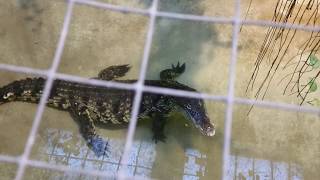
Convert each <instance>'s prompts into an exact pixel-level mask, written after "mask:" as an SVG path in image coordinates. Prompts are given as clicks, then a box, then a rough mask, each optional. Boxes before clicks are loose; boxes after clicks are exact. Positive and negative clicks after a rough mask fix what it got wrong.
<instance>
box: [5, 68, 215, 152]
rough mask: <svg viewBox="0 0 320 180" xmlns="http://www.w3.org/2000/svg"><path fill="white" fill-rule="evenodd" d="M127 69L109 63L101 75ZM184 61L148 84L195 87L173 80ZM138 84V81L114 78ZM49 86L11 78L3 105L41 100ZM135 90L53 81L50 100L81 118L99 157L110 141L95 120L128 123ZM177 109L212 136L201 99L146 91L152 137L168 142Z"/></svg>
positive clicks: (35, 80) (142, 110)
mask: <svg viewBox="0 0 320 180" xmlns="http://www.w3.org/2000/svg"><path fill="white" fill-rule="evenodd" d="M128 70H129V67H128V66H127V65H122V66H110V67H108V68H106V69H104V70H102V71H101V72H100V73H99V76H98V78H97V79H101V80H115V78H117V77H122V76H124V75H125V73H126V72H127V71H128ZM183 71H184V65H183V66H179V64H178V65H177V66H176V67H174V66H172V69H167V70H164V71H162V72H161V76H162V77H161V80H146V81H145V84H146V85H150V86H158V87H165V88H173V89H180V90H186V91H195V90H194V89H192V88H190V87H188V86H186V85H183V84H181V83H178V82H177V81H174V78H176V77H177V76H178V75H180V74H181V73H183ZM116 81H117V82H123V83H134V82H135V80H116ZM44 85H45V79H44V78H33V79H31V78H27V79H24V80H20V81H15V82H12V83H10V84H8V85H6V86H4V87H2V88H0V104H2V103H5V102H10V101H23V102H32V103H38V102H39V101H40V98H41V96H42V93H43V92H42V91H43V88H44ZM133 98H134V91H130V90H120V89H114V88H107V87H100V86H94V85H90V84H81V83H76V82H69V81H64V80H55V81H54V82H53V86H52V89H51V92H50V95H49V98H48V101H47V105H48V106H49V107H53V108H57V109H59V110H65V111H68V112H70V114H71V115H72V117H73V118H74V119H75V120H76V121H78V122H79V126H80V131H81V134H82V136H83V137H84V139H85V140H86V141H87V143H88V145H89V146H90V147H91V149H92V150H93V151H94V152H95V154H96V155H98V156H100V155H103V154H105V152H106V151H107V146H108V143H107V142H106V141H104V140H103V139H102V138H101V137H100V136H99V135H97V134H96V131H95V124H106V125H110V124H112V125H126V124H128V123H129V121H130V115H131V109H132V104H133ZM173 110H177V111H180V112H182V113H183V114H184V115H185V116H186V117H187V119H190V120H192V122H193V124H194V125H195V126H196V127H197V128H198V129H199V130H200V131H201V132H202V133H203V134H204V135H206V136H213V135H214V132H215V130H214V125H213V124H212V123H211V122H210V120H209V118H208V116H207V114H206V110H205V107H204V103H203V101H202V100H201V99H190V98H184V97H174V96H168V95H160V94H151V93H143V95H142V100H141V105H140V110H139V118H141V117H145V116H149V117H151V118H152V119H153V124H152V131H153V133H154V136H153V138H154V140H155V141H156V142H157V141H158V140H160V141H164V140H165V135H164V126H165V123H166V121H167V115H168V114H169V113H170V112H171V111H173Z"/></svg>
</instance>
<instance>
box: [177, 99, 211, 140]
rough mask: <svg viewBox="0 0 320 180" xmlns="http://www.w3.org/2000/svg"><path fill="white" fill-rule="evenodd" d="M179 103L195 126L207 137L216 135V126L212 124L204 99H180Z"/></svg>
mask: <svg viewBox="0 0 320 180" xmlns="http://www.w3.org/2000/svg"><path fill="white" fill-rule="evenodd" d="M177 103H178V105H179V107H180V109H181V111H182V113H183V114H184V115H185V117H186V118H187V119H189V120H191V121H192V123H193V125H194V126H195V127H196V128H197V129H199V130H200V132H201V133H202V134H203V135H205V136H214V135H215V125H214V124H213V123H211V122H210V119H209V117H208V114H207V112H206V109H205V106H204V102H203V100H202V99H190V98H178V99H177Z"/></svg>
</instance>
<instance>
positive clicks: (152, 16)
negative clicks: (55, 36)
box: [0, 0, 320, 180]
mask: <svg viewBox="0 0 320 180" xmlns="http://www.w3.org/2000/svg"><path fill="white" fill-rule="evenodd" d="M67 4H68V6H67V11H66V14H65V17H64V23H63V27H62V30H61V33H60V38H59V41H58V45H57V48H56V51H55V55H54V59H53V61H52V64H51V67H50V68H49V69H47V70H40V69H35V68H28V67H24V66H15V65H8V64H0V70H3V71H12V72H19V73H27V74H31V75H41V76H44V77H46V79H47V81H46V85H45V88H44V91H43V92H44V93H43V96H42V98H41V101H40V103H39V106H38V109H37V112H36V115H35V118H34V121H33V124H32V128H31V131H30V134H29V136H28V139H27V143H26V145H25V148H24V152H23V154H22V155H21V156H19V157H14V156H7V155H0V161H2V162H10V163H17V164H18V168H17V173H16V177H15V179H16V180H20V179H23V177H24V174H25V171H26V167H27V166H32V167H38V168H44V169H52V170H57V171H63V172H72V173H80V174H86V175H94V176H99V177H106V178H108V177H113V176H112V175H110V174H108V172H103V171H98V170H85V169H72V168H70V167H68V166H64V165H53V164H49V163H47V162H43V161H35V160H31V159H30V152H31V149H32V147H33V145H34V143H35V138H36V134H37V132H38V129H39V125H40V122H41V118H42V115H43V111H44V108H45V104H46V100H47V99H48V97H49V94H50V90H51V87H52V84H53V81H54V79H63V80H67V81H74V82H80V83H87V84H93V85H97V86H104V87H112V88H119V89H126V90H134V91H135V98H134V105H133V110H132V115H131V120H130V124H129V128H128V133H127V137H126V143H125V147H124V153H123V156H122V159H121V162H120V164H127V163H128V154H129V151H130V149H131V147H132V142H133V137H134V133H135V129H136V123H137V117H138V113H139V107H140V101H141V96H142V93H143V92H151V93H159V94H165V95H173V96H183V97H189V98H201V99H207V100H213V101H221V102H224V103H226V111H225V126H224V127H225V129H224V146H223V162H224V164H223V168H222V174H223V179H227V178H228V175H227V168H228V167H227V166H228V163H227V162H229V158H230V144H231V131H232V119H233V117H232V113H233V107H234V105H235V104H245V105H254V106H261V107H266V108H272V109H283V110H290V111H295V112H296V111H298V112H307V113H314V114H319V113H320V110H319V108H316V107H305V106H298V105H292V104H286V103H278V102H272V101H261V100H253V99H246V98H238V97H235V93H234V90H235V81H236V80H235V78H236V73H235V72H236V66H237V51H238V39H239V30H240V26H242V25H252V26H263V27H270V26H272V27H277V28H288V29H296V30H304V31H316V32H319V31H320V27H319V26H306V25H299V24H290V23H276V22H270V21H262V20H247V19H241V17H240V0H235V2H234V4H235V12H234V15H233V17H231V18H225V17H210V16H199V15H192V14H182V13H173V12H164V11H159V10H158V0H153V2H152V5H151V6H150V8H149V9H137V8H132V7H124V6H118V5H112V4H108V3H103V2H99V1H93V0H69V1H67ZM75 4H81V5H86V6H91V7H96V8H102V9H106V10H109V11H116V12H121V13H132V14H139V15H143V16H147V17H148V18H149V24H148V31H147V36H146V40H145V46H144V52H143V58H142V63H141V68H140V73H139V79H138V81H137V82H136V83H135V84H123V83H118V82H105V81H100V80H95V79H86V78H82V77H78V76H72V75H67V74H63V73H59V72H57V69H58V66H59V63H60V59H61V56H62V53H63V49H64V45H65V41H66V37H67V34H68V31H69V26H70V21H71V19H72V17H73V13H72V12H73V8H74V6H75ZM158 17H165V18H171V19H178V20H188V21H202V22H209V23H213V24H230V25H232V27H233V32H232V46H231V59H230V65H229V66H230V67H229V70H230V71H229V77H228V91H227V95H226V96H219V95H212V94H209V93H194V92H187V91H182V90H173V89H167V88H159V87H151V86H146V85H144V80H145V79H146V71H147V66H148V59H149V56H150V50H151V45H152V40H153V36H154V35H153V34H154V31H155V28H156V26H155V22H156V18H158ZM117 178H118V179H145V178H143V177H128V176H127V175H126V173H125V171H123V170H121V169H120V170H119V171H118V174H117Z"/></svg>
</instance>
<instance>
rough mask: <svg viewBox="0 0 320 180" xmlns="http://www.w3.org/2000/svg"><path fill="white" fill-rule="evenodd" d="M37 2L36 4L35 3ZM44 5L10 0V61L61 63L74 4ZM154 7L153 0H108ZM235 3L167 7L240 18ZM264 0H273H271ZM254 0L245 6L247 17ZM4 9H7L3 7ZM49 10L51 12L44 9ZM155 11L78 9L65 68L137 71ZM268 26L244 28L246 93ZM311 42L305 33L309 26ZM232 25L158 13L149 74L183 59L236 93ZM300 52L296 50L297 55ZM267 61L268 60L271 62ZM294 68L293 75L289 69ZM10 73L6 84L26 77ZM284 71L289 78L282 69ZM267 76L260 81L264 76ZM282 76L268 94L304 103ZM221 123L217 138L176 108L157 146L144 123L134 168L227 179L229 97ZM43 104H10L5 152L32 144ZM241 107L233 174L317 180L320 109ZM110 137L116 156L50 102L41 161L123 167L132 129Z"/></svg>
mask: <svg viewBox="0 0 320 180" xmlns="http://www.w3.org/2000/svg"><path fill="white" fill-rule="evenodd" d="M26 2H28V1H26ZM29 2H31V1H29ZM34 2H36V4H37V6H36V7H34V6H31V7H29V8H20V7H19V6H17V4H16V2H15V1H12V2H11V1H10V2H9V1H8V2H0V8H1V9H0V17H1V16H3V17H5V18H0V41H1V42H2V44H1V45H0V55H1V56H0V63H8V64H13V65H23V66H28V67H34V68H47V67H49V66H50V64H51V60H52V58H53V54H54V50H55V46H56V43H57V39H58V35H59V32H60V28H61V25H62V19H63V14H64V12H65V4H64V1H59V0H57V1H34ZM104 2H110V3H115V4H120V5H128V6H133V7H139V8H146V5H147V4H150V3H149V1H138V0H137V1H130V3H128V1H124V0H123V1H109V0H108V1H107V0H105V1H104ZM233 2H234V1H229V0H228V1H214V2H213V1H209V0H201V1H195V0H189V1H185V2H180V1H177V0H176V1H167V0H163V1H160V10H170V11H173V12H179V13H193V14H199V15H215V16H227V17H231V16H232V14H233V6H232V3H233ZM253 2H254V4H253V5H255V6H254V7H255V8H254V9H253V10H252V11H251V13H249V16H248V18H252V19H269V17H271V16H270V13H269V14H268V11H266V10H265V9H266V8H265V7H266V5H269V6H272V8H273V5H274V3H271V1H270V3H266V4H260V5H261V6H263V7H260V6H259V3H258V1H253ZM261 2H263V1H261ZM248 3H249V1H243V3H242V4H241V8H242V14H243V11H245V10H246V7H247V5H248ZM3 9H4V10H3ZM40 10H41V11H40ZM147 27H148V18H147V17H144V16H139V15H130V14H119V13H116V12H110V11H104V10H101V9H95V8H92V7H87V6H76V7H75V9H74V16H73V19H72V22H71V25H70V31H69V35H68V38H67V41H66V46H65V50H64V54H63V56H62V60H61V65H60V66H59V72H62V73H67V74H72V75H79V76H82V77H95V76H96V75H97V73H98V72H99V70H101V69H103V68H104V67H106V66H109V65H114V64H130V65H131V66H132V68H131V71H130V72H129V73H128V75H127V76H126V77H125V78H124V79H126V78H137V77H138V73H139V66H140V61H141V58H142V52H143V48H144V41H145V36H146V30H147ZM265 32H266V28H262V27H254V26H248V27H243V29H242V31H241V33H240V39H239V54H238V64H237V72H236V73H237V75H236V76H237V79H236V91H235V94H236V96H237V97H250V98H252V97H253V96H252V94H251V92H249V93H245V91H244V90H245V87H246V85H247V83H248V80H249V77H250V75H251V74H250V73H251V72H252V69H253V63H254V60H255V58H256V56H257V53H258V51H259V47H260V45H261V41H262V40H263V38H264V34H265ZM300 36H301V39H303V37H304V32H300ZM231 41H232V26H231V25H224V24H208V23H203V22H191V21H178V20H171V19H166V18H159V19H157V23H156V30H155V34H154V40H153V45H152V50H151V55H150V62H149V67H148V72H147V77H146V78H147V79H158V78H159V71H161V70H162V69H165V68H168V67H170V66H171V64H176V63H177V62H178V61H180V62H185V63H186V67H187V69H186V72H185V73H184V74H183V75H182V76H181V77H180V78H179V79H178V81H179V82H182V83H185V84H187V85H190V86H192V87H194V88H196V89H198V90H199V91H201V92H205V93H211V94H215V95H226V94H227V87H228V84H227V77H228V71H229V68H228V65H229V60H230V52H231ZM288 53H290V52H288ZM263 66H264V67H267V66H268V64H267V63H266V64H263ZM283 74H286V72H283ZM26 76H27V75H25V74H17V73H8V72H4V71H1V72H0V85H5V84H7V83H9V82H11V81H13V80H17V79H21V78H24V77H26ZM279 77H280V75H279ZM258 81H259V80H258ZM277 83H278V82H275V83H274V84H272V86H271V87H273V88H270V92H269V94H268V95H267V96H266V99H267V100H273V101H276V102H286V103H293V104H296V103H298V100H297V99H296V98H295V97H294V96H283V95H282V91H281V89H280V87H281V86H278V84H277ZM206 106H207V111H208V113H209V116H210V118H211V120H212V121H213V122H214V123H215V124H216V127H217V130H216V135H215V136H214V137H212V138H210V137H204V136H202V135H201V134H200V132H199V131H198V130H196V129H195V128H193V127H192V125H191V124H190V123H189V122H187V121H186V120H185V119H183V117H182V116H181V115H180V114H172V115H171V116H170V121H169V122H168V125H167V126H166V135H167V141H166V143H161V142H160V143H157V144H155V143H153V142H152V140H151V137H152V134H151V130H150V126H151V124H150V120H148V119H146V120H144V121H142V122H140V123H139V125H138V127H137V130H136V134H135V139H134V142H133V147H132V149H131V151H130V158H129V165H128V166H127V167H125V169H126V172H127V174H128V175H139V176H145V177H151V178H155V179H184V180H194V179H221V171H222V151H223V141H224V140H223V136H224V127H223V124H224V118H225V115H224V114H225V107H226V106H225V104H224V103H222V102H214V101H206ZM36 108H37V106H36V105H34V104H26V103H19V102H15V103H9V104H4V105H2V106H1V107H0V139H1V143H0V153H1V154H7V155H12V156H18V155H20V154H21V153H22V152H23V150H24V146H25V142H26V139H27V136H28V134H29V130H30V128H31V125H32V121H33V118H34V113H35V111H36ZM249 109H250V107H249V106H245V105H236V106H235V107H234V114H233V117H234V118H233V129H232V144H231V154H230V155H231V159H230V162H228V163H229V166H228V178H229V179H241V180H242V179H255V180H258V179H276V180H278V179H279V180H280V179H281V180H282V179H288V180H289V179H294V180H300V179H317V178H318V177H319V176H320V173H319V171H318V169H320V158H319V157H320V143H319V138H320V131H319V129H320V121H319V120H320V118H319V116H317V115H313V114H307V113H298V112H290V111H283V110H280V109H266V108H258V107H254V108H253V110H252V111H251V112H250V114H249V115H248V111H249ZM99 133H100V134H101V135H102V136H103V137H104V138H106V139H108V140H109V142H110V154H109V156H108V157H107V156H104V157H101V158H97V157H96V156H95V155H94V154H93V153H92V151H90V150H89V149H88V148H87V146H86V145H85V142H84V140H83V139H82V138H81V136H80V134H79V131H78V126H77V124H76V123H75V122H74V121H73V120H72V118H71V117H70V116H69V114H68V113H66V112H62V111H57V110H54V109H50V108H46V110H45V113H44V115H43V118H42V122H41V125H40V128H39V130H38V134H37V140H36V142H35V144H34V147H33V150H32V154H31V159H34V160H41V161H46V162H48V163H51V164H62V165H67V166H69V167H71V168H76V169H77V168H84V169H88V170H90V169H94V170H102V171H106V172H108V173H110V174H111V175H114V174H116V172H117V170H118V169H119V168H121V167H120V166H119V162H120V159H121V155H122V151H123V148H124V143H125V137H126V129H118V130H110V129H103V128H100V129H99ZM15 170H16V166H15V165H14V164H8V163H1V164H0V173H1V175H2V176H3V177H4V178H5V179H12V178H13V177H14V174H15ZM25 179H102V178H97V177H92V176H84V175H79V174H71V173H62V172H58V171H53V170H47V169H39V168H35V167H29V166H28V168H27V171H26V174H25Z"/></svg>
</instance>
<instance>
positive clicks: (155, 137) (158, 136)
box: [152, 134, 167, 143]
mask: <svg viewBox="0 0 320 180" xmlns="http://www.w3.org/2000/svg"><path fill="white" fill-rule="evenodd" d="M166 139H167V137H166V136H165V135H164V134H155V135H153V137H152V140H154V142H155V143H158V141H161V142H164V143H165V142H166Z"/></svg>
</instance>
